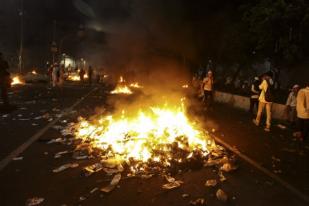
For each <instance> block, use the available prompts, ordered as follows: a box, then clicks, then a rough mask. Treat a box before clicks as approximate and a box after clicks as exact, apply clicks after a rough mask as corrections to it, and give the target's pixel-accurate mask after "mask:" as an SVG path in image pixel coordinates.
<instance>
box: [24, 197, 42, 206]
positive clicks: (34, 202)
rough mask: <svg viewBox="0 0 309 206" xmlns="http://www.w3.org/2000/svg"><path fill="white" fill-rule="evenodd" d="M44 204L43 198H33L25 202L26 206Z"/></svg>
mask: <svg viewBox="0 0 309 206" xmlns="http://www.w3.org/2000/svg"><path fill="white" fill-rule="evenodd" d="M42 202H44V198H41V197H33V198H30V199H28V200H27V201H26V206H35V205H39V204H41V203H42Z"/></svg>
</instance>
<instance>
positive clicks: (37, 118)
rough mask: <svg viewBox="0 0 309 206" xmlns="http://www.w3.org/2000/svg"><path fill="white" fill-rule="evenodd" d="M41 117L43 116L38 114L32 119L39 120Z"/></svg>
mask: <svg viewBox="0 0 309 206" xmlns="http://www.w3.org/2000/svg"><path fill="white" fill-rule="evenodd" d="M42 118H43V116H38V117H35V118H33V119H34V120H39V119H42Z"/></svg>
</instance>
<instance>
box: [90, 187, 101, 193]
mask: <svg viewBox="0 0 309 206" xmlns="http://www.w3.org/2000/svg"><path fill="white" fill-rule="evenodd" d="M98 190H99V188H97V187H95V188H93V189H92V190H91V191H90V194H93V193H95V192H96V191H98Z"/></svg>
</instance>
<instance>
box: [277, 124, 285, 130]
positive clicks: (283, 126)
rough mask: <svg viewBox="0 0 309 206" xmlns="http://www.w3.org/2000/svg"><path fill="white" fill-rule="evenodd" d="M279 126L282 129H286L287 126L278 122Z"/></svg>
mask: <svg viewBox="0 0 309 206" xmlns="http://www.w3.org/2000/svg"><path fill="white" fill-rule="evenodd" d="M277 127H279V128H280V129H286V126H285V125H283V124H277Z"/></svg>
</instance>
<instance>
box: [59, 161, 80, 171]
mask: <svg viewBox="0 0 309 206" xmlns="http://www.w3.org/2000/svg"><path fill="white" fill-rule="evenodd" d="M78 166H79V164H77V163H69V164H64V165H62V166H60V167H58V168H56V169H54V170H53V172H54V173H58V172H62V171H63V170H66V169H68V168H76V167H78Z"/></svg>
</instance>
